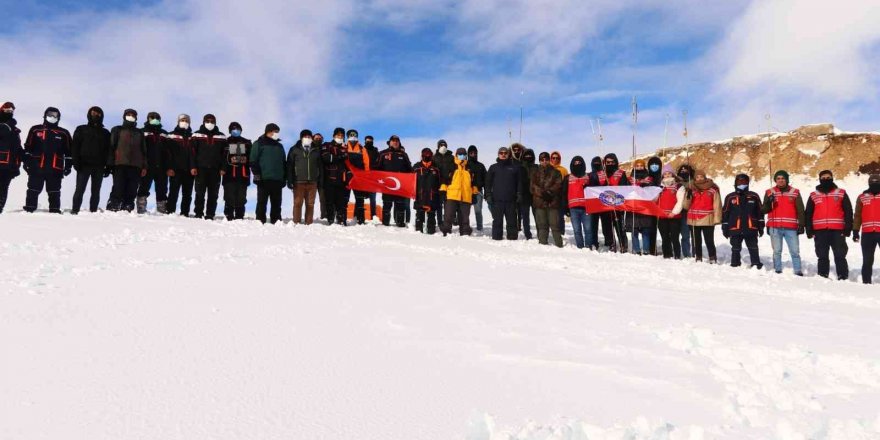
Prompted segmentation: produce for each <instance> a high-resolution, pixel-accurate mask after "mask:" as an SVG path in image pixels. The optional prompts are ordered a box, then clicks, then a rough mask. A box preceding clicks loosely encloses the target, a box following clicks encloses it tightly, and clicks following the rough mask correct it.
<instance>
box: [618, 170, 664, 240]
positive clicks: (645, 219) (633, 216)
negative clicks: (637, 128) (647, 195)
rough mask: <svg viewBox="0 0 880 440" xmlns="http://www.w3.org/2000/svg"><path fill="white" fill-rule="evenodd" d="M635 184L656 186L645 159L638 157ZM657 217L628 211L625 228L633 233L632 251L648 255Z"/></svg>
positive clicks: (634, 175)
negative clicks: (652, 230)
mask: <svg viewBox="0 0 880 440" xmlns="http://www.w3.org/2000/svg"><path fill="white" fill-rule="evenodd" d="M632 184H633V186H638V187H639V188H644V187H647V186H654V178H653V177H652V176H651V175H650V174H649V173H648V169H647V168H646V167H645V161H644V160H641V159H638V160H636V161H635V162H633V181H632ZM655 218H656V217H653V216H648V215H644V214H638V213H634V212H627V213H626V217H625V221H624V223H625V225H624V227H625V229H626V231H627V232H630V233H632V252H633V253H634V254H636V255H648V254H650V250H651V248H652V247H653V246H652V245H651V229H653V227H654V219H655Z"/></svg>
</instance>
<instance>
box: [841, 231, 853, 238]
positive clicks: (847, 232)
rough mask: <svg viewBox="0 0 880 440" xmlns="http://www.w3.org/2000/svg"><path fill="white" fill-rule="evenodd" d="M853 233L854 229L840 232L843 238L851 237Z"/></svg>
mask: <svg viewBox="0 0 880 440" xmlns="http://www.w3.org/2000/svg"><path fill="white" fill-rule="evenodd" d="M852 233H853V231H842V232H841V233H840V236H841V237H843V238H846V237H849V235H850V234H852Z"/></svg>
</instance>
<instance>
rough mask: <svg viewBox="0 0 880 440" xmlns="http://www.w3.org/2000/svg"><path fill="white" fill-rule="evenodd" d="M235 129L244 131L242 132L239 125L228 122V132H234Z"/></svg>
mask: <svg viewBox="0 0 880 440" xmlns="http://www.w3.org/2000/svg"><path fill="white" fill-rule="evenodd" d="M236 128H237V129H239V130H241V131H244V130H243V129H242V128H241V124H239V123H238V122H230V123H229V131H232V130H234V129H236Z"/></svg>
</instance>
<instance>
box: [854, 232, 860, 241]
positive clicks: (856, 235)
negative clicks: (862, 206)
mask: <svg viewBox="0 0 880 440" xmlns="http://www.w3.org/2000/svg"><path fill="white" fill-rule="evenodd" d="M859 240H861V237H860V236H859V231H853V243H858V242H859Z"/></svg>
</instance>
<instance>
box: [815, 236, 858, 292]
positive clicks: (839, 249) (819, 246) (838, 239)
mask: <svg viewBox="0 0 880 440" xmlns="http://www.w3.org/2000/svg"><path fill="white" fill-rule="evenodd" d="M813 240H815V244H816V256H817V257H819V262H818V263H819V264H818V266H819V267H818V271H819V276H821V277H825V278H828V273H829V272H830V271H831V262H830V261H829V259H828V251H829V250H830V251H831V252H834V268H835V269H837V279H839V280H845V279H847V278H849V264H847V262H846V253H847V251H848V250H849V248H848V247H847V246H846V237H844V236H843V231H835V230H830V229H825V230H821V231H816V233H815V235H814V236H813Z"/></svg>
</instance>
